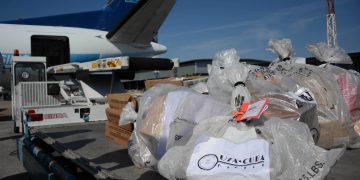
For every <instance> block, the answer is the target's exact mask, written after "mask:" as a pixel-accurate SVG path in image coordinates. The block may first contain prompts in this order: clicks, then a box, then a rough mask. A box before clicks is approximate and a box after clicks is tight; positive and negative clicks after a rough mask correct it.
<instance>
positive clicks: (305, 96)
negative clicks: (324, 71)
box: [295, 87, 315, 103]
mask: <svg viewBox="0 0 360 180" xmlns="http://www.w3.org/2000/svg"><path fill="white" fill-rule="evenodd" d="M295 95H296V96H295V97H296V98H297V99H298V100H300V101H302V102H314V103H315V101H314V95H313V93H312V92H311V91H310V89H308V88H304V87H302V88H300V89H298V90H297V91H296V92H295Z"/></svg>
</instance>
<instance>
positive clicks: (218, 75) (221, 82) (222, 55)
mask: <svg viewBox="0 0 360 180" xmlns="http://www.w3.org/2000/svg"><path fill="white" fill-rule="evenodd" d="M239 60H240V57H239V56H238V54H237V52H236V50H235V49H227V50H224V51H221V52H219V53H217V54H216V55H215V57H214V59H213V61H212V65H211V68H210V71H209V72H210V73H209V79H208V82H207V86H208V90H209V94H210V95H211V96H213V97H214V98H216V99H218V100H220V101H222V102H224V103H228V104H230V99H231V92H232V91H233V86H232V85H231V83H230V82H229V81H228V76H227V75H226V69H227V68H229V67H231V66H232V65H233V64H234V63H239Z"/></svg>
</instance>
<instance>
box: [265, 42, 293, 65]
mask: <svg viewBox="0 0 360 180" xmlns="http://www.w3.org/2000/svg"><path fill="white" fill-rule="evenodd" d="M268 45H269V48H268V49H267V50H269V51H271V52H273V53H274V54H277V55H278V57H279V61H283V60H286V59H288V60H289V59H290V58H291V57H293V55H294V49H293V47H292V44H291V40H290V39H280V40H274V39H270V40H269V43H268Z"/></svg>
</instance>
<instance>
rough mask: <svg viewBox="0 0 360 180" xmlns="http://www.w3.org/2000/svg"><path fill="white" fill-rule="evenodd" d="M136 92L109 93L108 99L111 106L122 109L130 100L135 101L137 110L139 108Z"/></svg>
mask: <svg viewBox="0 0 360 180" xmlns="http://www.w3.org/2000/svg"><path fill="white" fill-rule="evenodd" d="M136 96H137V95H135V94H130V93H116V94H108V96H107V100H108V104H109V106H110V108H113V109H117V110H122V109H123V108H124V107H125V105H126V104H127V103H128V102H133V104H134V107H135V111H136V110H137V101H136Z"/></svg>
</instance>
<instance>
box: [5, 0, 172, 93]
mask: <svg viewBox="0 0 360 180" xmlns="http://www.w3.org/2000/svg"><path fill="white" fill-rule="evenodd" d="M174 4H175V0H140V1H139V0H109V1H108V2H107V4H106V5H105V7H104V8H102V9H101V10H98V11H90V12H83V13H74V14H65V15H57V16H48V17H40V18H31V19H19V20H13V21H5V22H0V52H1V53H2V57H3V58H2V59H3V60H2V61H1V58H0V86H5V88H6V85H9V84H10V78H9V76H10V67H11V64H12V62H11V59H12V56H13V55H14V51H15V53H18V54H19V55H20V56H46V57H47V66H48V67H50V66H55V65H60V64H67V63H73V62H87V61H93V60H96V59H101V58H108V57H118V56H132V57H154V56H156V55H159V54H162V53H165V52H166V50H167V48H166V47H165V46H164V45H161V44H159V43H157V42H156V41H157V40H156V39H157V32H158V30H159V28H160V26H161V24H162V23H163V22H164V20H165V18H166V17H167V15H168V13H169V12H170V10H171V8H172V7H173V5H174ZM1 66H2V67H1ZM153 66H156V64H153ZM154 68H155V67H154Z"/></svg>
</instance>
